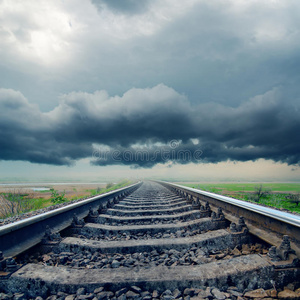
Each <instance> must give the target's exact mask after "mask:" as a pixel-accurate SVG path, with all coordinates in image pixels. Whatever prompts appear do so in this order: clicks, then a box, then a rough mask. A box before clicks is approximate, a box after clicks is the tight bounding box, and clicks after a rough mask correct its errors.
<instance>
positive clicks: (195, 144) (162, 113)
mask: <svg viewBox="0 0 300 300" xmlns="http://www.w3.org/2000/svg"><path fill="white" fill-rule="evenodd" d="M298 116H299V105H296V104H293V105H290V104H289V105H287V104H286V103H285V99H284V95H282V93H281V89H280V88H276V89H272V90H270V91H269V92H267V93H265V94H263V95H259V96H256V97H254V98H251V99H250V100H249V101H246V102H244V103H242V104H241V105H239V106H238V107H230V106H224V105H221V104H216V103H206V104H200V105H197V106H195V105H192V104H191V103H190V102H189V100H188V98H187V97H186V96H184V95H182V94H179V93H178V92H176V91H175V90H174V89H172V88H170V87H167V86H166V85H163V84H160V85H157V86H155V87H153V88H147V89H131V90H129V91H127V92H126V93H125V94H124V95H122V96H121V97H120V96H114V97H111V96H109V95H108V93H107V92H105V91H96V92H95V93H93V94H89V93H82V92H78V93H75V92H72V93H70V94H66V95H63V96H62V97H61V102H60V104H59V105H58V106H57V107H55V108H54V109H53V110H52V111H49V112H46V113H45V112H41V111H40V110H39V108H38V106H36V105H33V104H30V103H29V102H28V100H27V99H26V98H25V97H24V96H23V95H22V94H21V93H20V92H17V91H14V90H8V89H1V90H0V126H1V129H2V130H1V132H0V144H1V149H0V159H2V160H26V161H30V162H33V163H45V164H54V165H71V164H73V163H75V161H76V160H78V159H81V158H90V159H91V161H92V163H93V164H95V165H112V164H126V165H131V166H133V167H136V166H140V167H152V166H154V165H155V164H157V163H168V162H170V161H172V162H174V163H181V164H185V163H189V162H194V163H198V162H214V163H216V162H220V161H226V160H236V161H248V160H257V159H259V158H265V159H271V160H274V161H280V162H286V163H288V164H294V165H297V164H298V165H299V163H300V153H299V149H300V142H299V139H297V132H300V119H299V117H298Z"/></svg>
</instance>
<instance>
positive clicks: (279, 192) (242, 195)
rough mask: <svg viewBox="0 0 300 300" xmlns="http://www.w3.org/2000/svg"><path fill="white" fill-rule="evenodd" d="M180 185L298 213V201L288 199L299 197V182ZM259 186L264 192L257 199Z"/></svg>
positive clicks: (299, 211)
mask: <svg viewBox="0 0 300 300" xmlns="http://www.w3.org/2000/svg"><path fill="white" fill-rule="evenodd" d="M182 185H185V186H189V187H193V188H196V189H200V190H204V191H207V192H211V193H216V194H220V195H224V196H229V197H233V198H236V199H240V200H244V201H250V202H254V203H258V204H263V205H267V206H271V207H276V208H279V209H282V210H283V209H284V210H288V211H291V212H297V213H300V203H298V204H297V203H296V202H293V201H292V200H291V199H290V198H291V195H294V196H293V197H295V196H296V197H297V196H298V199H299V193H300V183H262V184H258V183H203V184H202V183H189V184H186V183H182ZM260 186H262V191H264V192H266V193H265V194H264V195H263V196H262V197H260V199H259V200H258V199H257V198H258V197H257V191H258V188H259V187H260Z"/></svg>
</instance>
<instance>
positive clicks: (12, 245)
mask: <svg viewBox="0 0 300 300" xmlns="http://www.w3.org/2000/svg"><path fill="white" fill-rule="evenodd" d="M140 185H141V182H138V183H135V184H133V185H130V186H127V187H124V188H121V189H118V190H115V191H111V192H108V193H105V194H102V195H98V196H95V197H91V198H88V199H85V200H82V201H78V202H76V203H73V204H70V205H67V206H64V207H61V208H57V209H54V210H51V211H49V212H45V213H42V214H40V215H36V216H33V217H30V218H27V219H24V220H20V221H17V222H14V223H11V224H7V225H3V226H1V227H0V251H2V252H3V255H4V257H9V256H15V255H18V254H20V253H22V252H24V251H26V250H27V249H29V248H31V247H33V246H35V245H37V244H38V243H40V242H41V240H42V238H43V236H44V234H45V231H46V228H47V227H48V226H49V227H50V228H51V230H54V231H61V230H63V229H65V228H67V227H69V226H70V225H71V223H72V220H73V217H74V214H76V216H78V218H80V219H81V218H85V217H86V216H87V215H88V213H89V210H90V208H92V209H97V208H99V205H100V204H103V203H106V202H107V201H109V200H110V199H112V198H114V197H118V196H122V195H125V193H127V192H130V191H133V190H134V189H136V188H138V187H139V186H140Z"/></svg>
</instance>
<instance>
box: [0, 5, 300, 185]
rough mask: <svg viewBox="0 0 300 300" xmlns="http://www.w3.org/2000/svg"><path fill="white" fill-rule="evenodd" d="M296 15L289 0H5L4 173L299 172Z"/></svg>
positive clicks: (1, 33) (215, 175)
mask: <svg viewBox="0 0 300 300" xmlns="http://www.w3.org/2000/svg"><path fill="white" fill-rule="evenodd" d="M299 15H300V2H299V1H296V0H294V1H291V0H290V1H289V0H287V1H277V0H260V1H258V0H257V1H246V0H227V1H219V0H218V1H217V0H211V1H202V0H187V1H177V0H172V1H170V0H159V1H158V0H152V1H148V0H145V1H140V0H72V1H71V0H65V1H61V0H57V1H47V0H41V1H33V0H26V1H9V0H0V179H1V178H2V179H7V178H17V177H18V176H19V177H22V178H24V177H26V176H29V177H30V176H33V177H34V176H36V177H37V178H40V176H41V174H43V176H44V178H46V177H47V176H48V175H49V176H55V174H60V175H61V176H63V177H64V178H67V177H69V176H71V177H74V178H75V177H76V176H77V177H76V178H81V179H83V178H85V177H86V178H87V177H89V179H90V178H94V176H100V175H99V174H102V177H103V176H108V177H110V176H111V177H122V176H123V177H124V176H127V175H129V176H138V177H141V176H150V177H151V176H155V177H161V178H163V177H164V176H167V177H172V176H173V177H174V178H175V177H176V174H177V177H186V178H198V177H199V178H201V179H205V174H209V175H208V176H209V179H210V180H214V179H223V180H224V179H228V174H229V177H230V176H231V178H235V179H236V178H243V179H244V180H255V179H259V180H263V179H266V180H269V179H271V180H272V179H274V180H298V179H299V178H300V169H299V165H300V140H299V133H300V111H299V108H300V101H299V98H300V72H299V70H300V19H299ZM250 170H251V171H250ZM275 173H276V174H275ZM47 174H48V175H47ZM71 174H72V175H71ZM74 174H76V175H74ZM220 174H222V175H220ZM197 176H198V177H197ZM102 177H101V178H102Z"/></svg>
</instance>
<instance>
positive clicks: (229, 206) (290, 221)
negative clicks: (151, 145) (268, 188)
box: [157, 181, 300, 258]
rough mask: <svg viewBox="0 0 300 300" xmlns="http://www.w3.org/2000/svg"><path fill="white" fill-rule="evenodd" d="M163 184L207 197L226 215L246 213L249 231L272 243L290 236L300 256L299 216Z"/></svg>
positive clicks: (202, 198)
mask: <svg viewBox="0 0 300 300" xmlns="http://www.w3.org/2000/svg"><path fill="white" fill-rule="evenodd" d="M157 182H159V183H161V184H162V185H164V186H166V187H169V188H171V189H173V190H174V191H175V192H177V193H181V194H183V195H184V196H185V197H186V198H188V197H192V198H193V199H197V198H198V199H199V200H200V201H207V202H209V204H210V205H212V209H213V210H215V211H217V209H218V208H219V207H221V208H222V210H223V213H224V215H225V217H226V219H228V220H230V221H232V222H237V221H238V218H239V217H241V216H242V217H244V219H245V221H246V223H247V226H248V228H249V231H250V232H251V233H252V234H254V235H255V236H257V237H259V238H261V239H262V240H264V241H266V242H268V243H269V244H271V245H274V246H279V245H280V243H281V241H282V238H283V236H284V235H288V236H289V237H290V238H291V245H292V248H293V249H294V250H295V251H296V253H297V256H298V258H300V216H299V215H295V214H292V213H287V212H282V211H280V210H276V209H273V208H270V207H265V206H261V205H257V204H254V203H250V202H246V201H242V200H238V199H234V198H231V197H227V196H222V195H218V194H214V193H210V192H206V191H202V190H198V189H194V188H190V187H186V186H182V185H178V184H174V183H170V182H165V181H157Z"/></svg>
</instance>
